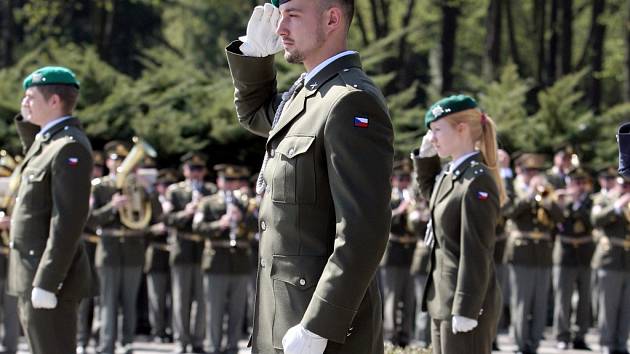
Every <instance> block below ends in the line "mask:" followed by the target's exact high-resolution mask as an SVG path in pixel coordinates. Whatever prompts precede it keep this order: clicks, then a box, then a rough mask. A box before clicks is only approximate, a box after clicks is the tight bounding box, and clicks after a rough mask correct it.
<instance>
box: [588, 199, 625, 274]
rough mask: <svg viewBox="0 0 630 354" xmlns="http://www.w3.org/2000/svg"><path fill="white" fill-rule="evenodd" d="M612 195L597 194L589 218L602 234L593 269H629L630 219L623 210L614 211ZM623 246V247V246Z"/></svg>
mask: <svg viewBox="0 0 630 354" xmlns="http://www.w3.org/2000/svg"><path fill="white" fill-rule="evenodd" d="M617 196H618V195H614V196H612V197H610V196H609V197H603V196H601V195H600V196H599V197H598V198H595V200H594V206H593V209H592V212H591V220H592V222H593V226H595V227H596V228H597V229H598V230H599V231H600V232H601V233H602V234H603V236H602V237H600V238H599V242H598V243H597V247H596V249H595V254H594V255H593V260H592V266H593V268H595V269H605V270H614V271H618V272H628V271H630V236H629V235H630V220H629V219H628V218H627V217H626V216H625V215H624V213H623V211H621V214H618V213H617V211H615V206H614V204H615V200H616V198H617ZM624 246H625V247H624Z"/></svg>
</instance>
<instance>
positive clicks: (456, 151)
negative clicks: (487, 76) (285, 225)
mask: <svg viewBox="0 0 630 354" xmlns="http://www.w3.org/2000/svg"><path fill="white" fill-rule="evenodd" d="M424 123H425V126H426V128H427V129H428V132H427V134H426V135H425V136H424V137H423V139H422V144H421V146H420V149H418V150H415V151H414V152H413V153H412V156H413V158H414V161H415V164H416V173H417V176H418V186H419V188H420V191H421V193H422V195H423V196H424V197H425V198H427V199H429V201H430V203H429V206H430V208H431V221H430V225H429V226H428V229H429V230H428V232H427V237H426V238H425V241H426V242H427V243H428V246H429V250H430V252H431V265H430V267H431V268H430V272H429V277H428V278H427V283H426V285H425V289H424V295H423V300H422V307H423V309H426V310H427V311H428V312H429V315H430V316H431V336H432V339H431V341H432V345H433V353H435V354H441V353H444V354H455V353H470V354H474V353H479V354H481V353H484V354H485V353H490V352H491V351H492V341H493V339H494V336H495V332H496V328H497V327H496V326H497V321H498V319H499V313H500V307H501V290H500V289H499V286H498V283H497V279H496V274H495V270H494V261H493V258H492V256H493V252H494V242H495V227H496V223H497V218H498V215H499V208H500V205H501V203H502V202H503V201H504V200H505V191H504V190H503V185H502V181H501V177H500V175H499V167H498V161H497V143H496V128H495V125H494V121H493V120H492V119H491V118H490V117H488V116H487V115H486V114H485V113H483V112H482V111H481V109H480V108H479V107H478V105H477V102H476V101H475V100H474V99H473V98H472V97H469V96H466V95H455V96H449V97H446V98H443V99H441V100H439V101H437V102H436V103H434V104H433V105H432V106H431V107H430V108H429V110H428V111H427V113H426V114H425V117H424ZM448 157H450V158H452V162H451V163H450V164H448V165H447V167H446V168H445V169H444V170H442V167H441V163H440V158H448Z"/></svg>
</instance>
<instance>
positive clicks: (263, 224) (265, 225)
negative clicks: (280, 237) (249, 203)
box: [260, 220, 267, 231]
mask: <svg viewBox="0 0 630 354" xmlns="http://www.w3.org/2000/svg"><path fill="white" fill-rule="evenodd" d="M260 229H261V230H263V231H265V230H267V223H266V222H265V220H263V221H261V222H260Z"/></svg>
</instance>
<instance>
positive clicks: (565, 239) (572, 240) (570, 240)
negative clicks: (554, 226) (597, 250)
mask: <svg viewBox="0 0 630 354" xmlns="http://www.w3.org/2000/svg"><path fill="white" fill-rule="evenodd" d="M558 240H560V242H562V243H564V244H567V245H571V246H573V247H579V246H581V245H584V244H587V243H593V236H591V235H589V236H581V237H574V236H565V235H558Z"/></svg>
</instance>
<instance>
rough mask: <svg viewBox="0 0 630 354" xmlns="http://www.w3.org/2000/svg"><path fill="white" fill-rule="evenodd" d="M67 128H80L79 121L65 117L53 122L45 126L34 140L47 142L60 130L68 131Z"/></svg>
mask: <svg viewBox="0 0 630 354" xmlns="http://www.w3.org/2000/svg"><path fill="white" fill-rule="evenodd" d="M69 126H76V127H80V126H81V123H80V122H79V120H78V119H77V118H75V117H72V116H65V117H61V118H58V119H55V120H53V121H52V122H49V123H48V124H46V125H45V126H44V127H43V128H42V130H40V131H39V133H37V135H36V138H39V139H42V140H43V141H47V140H49V139H50V138H51V137H52V136H54V135H55V134H57V133H58V132H59V131H60V130H61V129H68V128H67V127H69Z"/></svg>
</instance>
